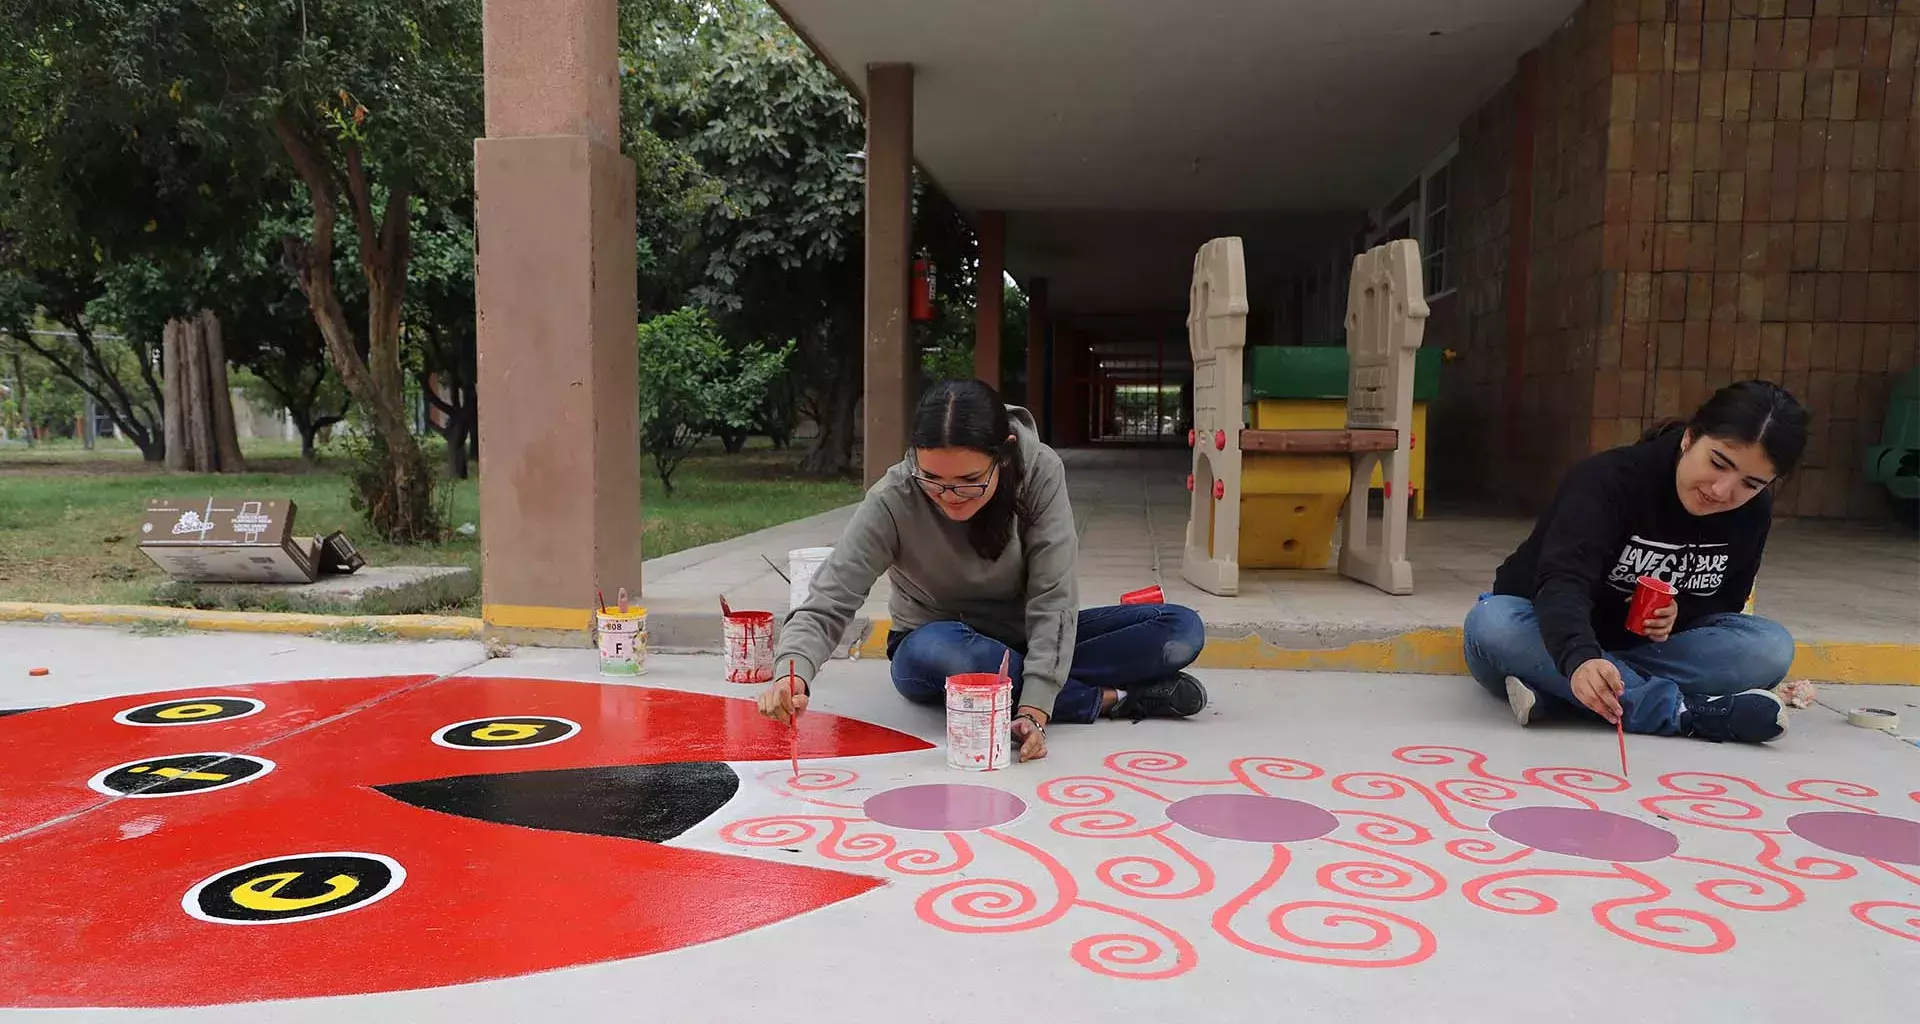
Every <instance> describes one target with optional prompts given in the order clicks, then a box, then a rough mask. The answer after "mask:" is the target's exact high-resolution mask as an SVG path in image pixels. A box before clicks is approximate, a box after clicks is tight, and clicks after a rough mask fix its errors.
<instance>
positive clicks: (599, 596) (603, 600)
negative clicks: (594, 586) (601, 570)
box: [593, 590, 607, 615]
mask: <svg viewBox="0 0 1920 1024" xmlns="http://www.w3.org/2000/svg"><path fill="white" fill-rule="evenodd" d="M593 596H594V598H595V599H596V600H598V601H599V602H600V614H602V615H605V614H607V595H605V594H603V593H601V592H600V591H598V590H595V591H594V592H593Z"/></svg>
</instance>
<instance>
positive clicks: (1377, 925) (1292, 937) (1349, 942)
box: [1213, 845, 1438, 967]
mask: <svg viewBox="0 0 1920 1024" xmlns="http://www.w3.org/2000/svg"><path fill="white" fill-rule="evenodd" d="M1291 859H1292V855H1291V854H1289V853H1288V852H1287V848H1286V847H1285V846H1281V845H1276V846H1274V848H1273V861H1272V863H1271V864H1270V865H1269V866H1268V868H1267V871H1266V873H1265V874H1264V875H1262V876H1261V877H1260V879H1259V880H1258V881H1256V882H1254V883H1253V884H1252V885H1250V886H1248V887H1247V888H1246V889H1245V890H1244V891H1242V892H1241V893H1240V894H1239V895H1238V896H1235V897H1234V898H1233V899H1231V900H1229V901H1227V903H1226V904H1224V905H1223V906H1221V907H1220V909H1219V910H1216V911H1214V914H1213V930H1214V931H1215V932H1217V933H1218V934H1219V935H1220V936H1221V937H1222V938H1224V939H1226V940H1227V941H1228V942H1231V943H1233V944H1234V945H1236V946H1238V947H1240V948H1241V949H1244V950H1247V951H1248V952H1250V953H1258V954H1260V955H1262V956H1270V957H1277V958H1279V959H1283V960H1295V961H1299V962H1301V963H1310V964H1325V965H1328V966H1332V967H1405V966H1407V965H1409V964H1417V963H1419V962H1420V961H1422V960H1425V959H1427V958H1428V957H1430V956H1432V955H1433V951H1434V950H1435V949H1436V948H1438V942H1437V941H1436V940H1435V939H1434V937H1433V933H1432V932H1431V931H1428V930H1427V928H1426V927H1425V926H1424V925H1421V924H1420V923H1419V922H1417V921H1414V920H1412V919H1410V918H1405V917H1402V916H1400V915H1399V914H1394V913H1390V912H1388V911H1385V910H1379V909H1376V908H1373V907H1364V906H1360V905H1358V904H1352V903H1336V902H1330V901H1325V900H1302V901H1297V902H1293V903H1287V904H1283V905H1281V906H1278V907H1275V908H1274V909H1273V910H1272V911H1270V912H1269V913H1268V914H1267V915H1266V924H1267V930H1268V931H1269V932H1270V933H1272V935H1273V936H1274V937H1275V938H1277V939H1279V940H1281V941H1282V942H1285V943H1288V945H1287V946H1275V945H1271V944H1269V943H1267V942H1263V941H1259V940H1256V939H1253V938H1250V937H1248V936H1246V935H1244V934H1242V933H1241V932H1240V930H1239V928H1238V926H1237V925H1236V924H1235V918H1236V917H1238V916H1239V914H1240V912H1241V911H1243V910H1245V909H1246V908H1247V907H1248V906H1250V905H1251V904H1252V903H1253V902H1254V900H1256V899H1258V898H1259V897H1260V896H1261V895H1263V894H1265V893H1266V892H1267V891H1269V890H1270V889H1272V888H1273V886H1274V884H1275V883H1277V882H1278V881H1279V880H1280V878H1281V877H1282V876H1283V875H1285V874H1286V872H1287V866H1288V864H1289V863H1291ZM1303 911H1319V912H1320V917H1319V919H1318V921H1317V922H1316V923H1317V926H1318V927H1320V928H1323V929H1326V930H1328V931H1332V932H1336V933H1339V934H1342V935H1345V934H1352V933H1353V932H1354V930H1356V929H1357V930H1358V931H1359V932H1360V936H1359V937H1357V938H1352V939H1344V938H1337V937H1326V938H1320V937H1315V936H1311V935H1304V934H1302V933H1300V932H1298V931H1295V930H1294V929H1293V928H1292V927H1291V926H1290V925H1288V923H1287V919H1288V918H1289V916H1292V915H1298V914H1300V913H1301V912H1303ZM1402 937H1405V938H1410V939H1411V941H1412V945H1413V946H1414V948H1413V949H1412V950H1410V951H1405V952H1401V951H1399V949H1396V948H1392V947H1396V946H1397V947H1400V948H1404V947H1405V946H1406V945H1407V944H1408V943H1407V942H1406V941H1400V942H1398V943H1396V941H1395V940H1396V939H1399V938H1402ZM1366 953H1373V954H1378V955H1376V956H1362V955H1359V954H1366ZM1330 954H1348V955H1338V956H1336V955H1330Z"/></svg>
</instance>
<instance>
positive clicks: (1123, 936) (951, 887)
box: [914, 828, 1211, 980]
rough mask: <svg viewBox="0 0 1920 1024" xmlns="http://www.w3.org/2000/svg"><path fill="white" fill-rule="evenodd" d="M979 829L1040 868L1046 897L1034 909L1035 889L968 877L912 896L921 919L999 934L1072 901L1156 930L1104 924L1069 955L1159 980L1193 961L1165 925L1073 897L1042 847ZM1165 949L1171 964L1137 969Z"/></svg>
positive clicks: (1058, 912)
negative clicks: (1050, 892) (1112, 928)
mask: <svg viewBox="0 0 1920 1024" xmlns="http://www.w3.org/2000/svg"><path fill="white" fill-rule="evenodd" d="M980 831H981V834H982V835H985V836H988V837H990V838H992V839H995V840H997V841H999V842H1002V843H1005V844H1006V845H1008V846H1011V847H1013V848H1014V849H1016V850H1019V851H1021V852H1023V853H1025V854H1027V855H1028V856H1029V857H1031V858H1033V860H1035V861H1036V862H1038V863H1039V864H1040V865H1041V866H1042V867H1043V868H1045V869H1046V872H1047V876H1048V877H1049V878H1050V879H1052V881H1053V887H1054V898H1053V901H1052V903H1051V905H1050V906H1048V907H1046V908H1045V909H1044V910H1042V909H1041V906H1040V897H1039V895H1038V894H1036V893H1035V892H1034V891H1033V889H1032V888H1031V887H1029V886H1027V885H1026V884H1024V883H1021V882H1018V881H1015V880H1013V879H1010V878H968V879H962V880H960V881H956V882H948V883H947V884H945V885H941V886H938V887H936V888H933V889H929V890H927V891H926V892H924V893H922V894H921V895H920V898H919V899H918V900H916V901H915V902H914V912H915V913H916V914H918V915H919V917H920V919H921V920H922V921H925V922H926V923H928V924H930V925H933V926H934V927H936V928H941V929H944V930H946V931H950V932H959V933H963V934H972V935H984V934H1000V933H1006V932H1020V931H1029V930H1032V929H1035V928H1042V927H1045V926H1047V925H1050V924H1052V923H1054V922H1055V921H1058V920H1060V919H1061V918H1062V917H1065V916H1066V914H1067V911H1069V910H1072V909H1073V908H1074V907H1081V908H1083V909H1087V910H1097V911H1099V912H1101V913H1104V914H1112V915H1115V916H1117V917H1122V918H1125V919H1126V920H1129V921H1133V922H1136V923H1138V924H1141V925H1143V926H1145V927H1146V928H1147V929H1148V930H1149V931H1150V932H1151V933H1153V935H1158V936H1159V938H1158V939H1156V938H1154V937H1153V935H1136V934H1129V933H1124V932H1107V933H1102V934H1098V935H1090V936H1088V937H1086V938H1083V939H1080V940H1079V941H1077V942H1075V943H1074V944H1073V947H1072V949H1071V951H1070V952H1071V955H1072V956H1073V959H1074V960H1075V962H1077V963H1079V964H1080V965H1081V966H1083V967H1085V968H1087V969H1088V970H1090V971H1094V972H1097V973H1100V974H1105V975H1108V976H1109V977H1115V978H1128V979H1135V980H1160V979H1165V978H1171V977H1175V976H1177V975H1181V974H1185V973H1186V972H1187V971H1190V970H1192V969H1193V968H1194V966H1195V965H1196V964H1198V963H1199V954H1198V953H1196V952H1195V951H1194V949H1193V946H1192V944H1191V943H1189V942H1188V941H1187V940H1186V939H1185V938H1184V937H1182V936H1181V935H1180V934H1179V933H1178V932H1175V931H1174V930H1173V929H1171V928H1168V927H1167V926H1165V925H1163V924H1160V923H1159V922H1157V921H1154V920H1153V919H1151V918H1149V917H1146V916H1145V915H1142V914H1137V913H1134V912H1133V911H1130V910H1124V909H1121V908H1119V907H1114V906H1110V905H1108V904H1105V903H1097V902H1094V901H1091V900H1083V899H1080V889H1079V886H1078V884H1077V883H1075V882H1074V879H1073V873H1072V872H1070V871H1068V870H1067V869H1066V867H1065V866H1063V865H1062V864H1061V863H1060V862H1059V861H1058V860H1055V859H1054V858H1053V857H1052V856H1051V855H1050V854H1048V853H1047V852H1046V851H1045V850H1042V849H1040V848H1039V847H1037V846H1034V845H1033V844H1031V843H1027V842H1023V841H1021V840H1019V839H1015V838H1014V837H1012V836H1010V835H1007V834H1006V833H1004V832H1000V831H998V830H996V829H990V828H988V829H981V830H980ZM1209 884H1211V883H1210V882H1209ZM1036 911H1038V913H1036ZM1169 950H1171V951H1172V954H1173V958H1174V959H1173V963H1172V964H1170V965H1168V966H1165V967H1162V968H1160V969H1158V970H1147V971H1142V970H1139V969H1138V968H1140V967H1143V966H1151V965H1153V964H1156V963H1158V962H1160V961H1161V960H1163V959H1164V958H1165V957H1166V956H1167V953H1168V951H1169Z"/></svg>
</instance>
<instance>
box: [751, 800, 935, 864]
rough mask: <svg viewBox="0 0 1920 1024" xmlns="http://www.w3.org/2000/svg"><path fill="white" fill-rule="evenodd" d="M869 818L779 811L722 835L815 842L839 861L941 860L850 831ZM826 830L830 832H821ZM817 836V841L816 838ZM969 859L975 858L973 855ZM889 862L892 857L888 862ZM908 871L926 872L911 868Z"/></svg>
mask: <svg viewBox="0 0 1920 1024" xmlns="http://www.w3.org/2000/svg"><path fill="white" fill-rule="evenodd" d="M866 821H867V819H865V818H840V817H835V816H833V815H827V814H776V815H772V816H770V817H765V818H746V819H744V820H741V821H735V822H729V823H728V824H726V825H725V826H723V827H722V828H721V829H720V838H721V839H722V840H724V841H726V842H729V843H733V844H734V845H736V846H761V847H767V846H780V847H788V846H799V845H801V844H803V843H809V842H812V843H815V846H814V852H815V853H818V854H819V855H820V856H822V857H825V858H827V859H828V860H837V861H840V862H841V863H844V864H864V863H867V862H868V861H875V860H882V859H885V858H888V857H889V855H891V856H892V857H893V858H897V859H898V860H899V862H900V863H902V864H906V865H907V866H908V867H909V868H917V869H924V868H925V867H926V866H927V865H928V864H930V863H941V861H940V860H939V858H940V856H941V855H940V854H938V853H935V852H933V851H931V850H903V851H900V852H898V853H895V849H896V847H897V846H898V845H899V844H898V843H896V842H895V841H894V838H893V837H892V836H890V835H885V834H882V833H877V832H856V833H853V834H851V835H849V834H848V828H849V826H852V825H859V824H864V823H866ZM822 829H824V830H825V832H826V834H825V835H824V836H823V835H821V831H822ZM816 837H818V838H817V841H816ZM967 859H969V860H970V859H971V855H970V854H969V856H968V858H967ZM887 862H888V864H889V865H891V864H892V863H893V861H892V860H888V861H887ZM964 866H965V865H964V863H962V864H960V865H956V866H954V867H950V868H946V869H943V870H942V871H938V872H932V873H935V874H944V873H945V871H957V870H959V868H960V867H964ZM902 870H903V871H905V872H906V873H910V874H914V873H926V872H924V871H919V870H916V871H908V870H907V869H904V868H903V869H902Z"/></svg>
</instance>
